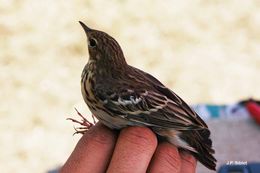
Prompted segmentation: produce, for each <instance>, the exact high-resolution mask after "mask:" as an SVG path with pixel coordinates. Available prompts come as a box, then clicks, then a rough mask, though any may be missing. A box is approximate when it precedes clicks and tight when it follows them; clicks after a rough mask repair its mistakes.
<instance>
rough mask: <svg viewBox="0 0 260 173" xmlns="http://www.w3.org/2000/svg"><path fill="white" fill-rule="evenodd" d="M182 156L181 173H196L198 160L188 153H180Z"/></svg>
mask: <svg viewBox="0 0 260 173" xmlns="http://www.w3.org/2000/svg"><path fill="white" fill-rule="evenodd" d="M180 156H181V171H180V173H186V172H189V173H195V171H196V165H197V161H196V159H195V158H194V157H193V156H192V155H191V154H189V153H188V152H186V151H181V152H180Z"/></svg>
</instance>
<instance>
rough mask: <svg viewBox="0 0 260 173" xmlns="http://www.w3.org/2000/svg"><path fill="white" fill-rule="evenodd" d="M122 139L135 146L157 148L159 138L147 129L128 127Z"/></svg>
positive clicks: (123, 132)
mask: <svg viewBox="0 0 260 173" xmlns="http://www.w3.org/2000/svg"><path fill="white" fill-rule="evenodd" d="M122 137H124V138H126V140H127V141H128V142H130V143H132V144H134V145H138V146H140V147H141V146H145V147H147V146H156V145H157V138H156V136H155V134H154V133H153V132H152V131H151V130H150V129H149V128H145V127H128V128H126V129H124V130H123V131H122Z"/></svg>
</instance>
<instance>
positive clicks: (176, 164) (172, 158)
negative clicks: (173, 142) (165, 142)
mask: <svg viewBox="0 0 260 173" xmlns="http://www.w3.org/2000/svg"><path fill="white" fill-rule="evenodd" d="M159 155H160V157H161V158H160V159H162V160H163V164H164V166H166V167H168V168H169V169H170V170H174V171H176V172H179V171H180V169H181V157H180V155H179V152H178V150H177V149H172V148H170V147H161V148H160V150H159Z"/></svg>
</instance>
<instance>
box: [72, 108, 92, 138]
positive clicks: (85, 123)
mask: <svg viewBox="0 0 260 173" xmlns="http://www.w3.org/2000/svg"><path fill="white" fill-rule="evenodd" d="M75 110H76V112H77V114H78V115H79V116H80V117H81V121H79V120H76V119H73V118H67V120H71V121H72V122H74V123H77V124H80V125H81V127H74V129H75V131H76V132H75V133H74V134H79V133H81V134H84V133H85V132H86V131H88V130H89V129H90V128H91V127H92V126H94V125H95V124H96V123H97V122H96V119H95V117H94V115H92V118H93V123H91V122H90V121H88V120H87V119H86V118H85V117H84V116H83V115H82V114H81V113H80V112H79V111H78V110H77V109H76V108H75Z"/></svg>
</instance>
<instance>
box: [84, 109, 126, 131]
mask: <svg viewBox="0 0 260 173" xmlns="http://www.w3.org/2000/svg"><path fill="white" fill-rule="evenodd" d="M89 109H90V111H91V113H92V114H93V115H94V116H95V117H96V118H97V119H98V120H99V121H100V122H101V123H102V124H104V125H105V126H107V127H109V128H111V129H121V128H124V127H126V126H128V125H130V124H129V121H127V120H125V119H123V118H121V117H120V116H113V115H111V114H110V113H108V112H106V111H103V110H101V109H96V108H95V109H93V108H91V107H89Z"/></svg>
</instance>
